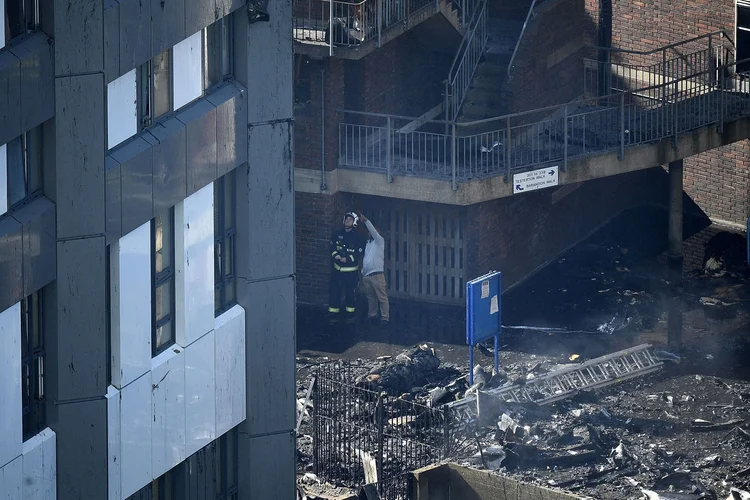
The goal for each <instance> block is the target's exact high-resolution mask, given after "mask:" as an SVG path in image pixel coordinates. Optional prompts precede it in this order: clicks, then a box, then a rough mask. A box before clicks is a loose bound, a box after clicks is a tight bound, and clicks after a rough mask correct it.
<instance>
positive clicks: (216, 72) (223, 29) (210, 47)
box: [203, 17, 233, 89]
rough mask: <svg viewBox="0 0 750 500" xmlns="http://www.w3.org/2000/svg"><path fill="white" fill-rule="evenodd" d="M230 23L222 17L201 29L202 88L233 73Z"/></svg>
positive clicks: (228, 19)
mask: <svg viewBox="0 0 750 500" xmlns="http://www.w3.org/2000/svg"><path fill="white" fill-rule="evenodd" d="M232 38H233V37H232V23H231V19H230V18H229V17H222V18H221V19H219V20H218V21H216V22H215V23H213V24H211V25H209V26H208V27H207V28H206V29H205V30H203V88H204V89H207V88H209V87H211V86H213V85H216V84H218V83H221V82H223V81H224V80H226V79H227V78H229V77H230V76H232V74H233V68H232V59H233V51H232Z"/></svg>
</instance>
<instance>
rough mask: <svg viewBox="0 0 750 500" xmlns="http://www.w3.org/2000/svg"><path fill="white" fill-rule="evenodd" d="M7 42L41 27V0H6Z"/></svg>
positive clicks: (4, 20) (4, 17)
mask: <svg viewBox="0 0 750 500" xmlns="http://www.w3.org/2000/svg"><path fill="white" fill-rule="evenodd" d="M4 10H5V12H4V14H3V23H5V40H4V41H5V44H8V43H10V41H11V40H13V39H14V38H17V37H19V36H21V35H24V34H26V33H29V32H32V31H36V30H37V29H38V28H39V0H5V9H4Z"/></svg>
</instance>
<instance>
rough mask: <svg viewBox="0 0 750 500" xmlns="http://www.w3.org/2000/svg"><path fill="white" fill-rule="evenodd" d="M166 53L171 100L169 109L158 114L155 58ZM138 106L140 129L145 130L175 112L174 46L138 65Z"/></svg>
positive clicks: (168, 97) (168, 90)
mask: <svg viewBox="0 0 750 500" xmlns="http://www.w3.org/2000/svg"><path fill="white" fill-rule="evenodd" d="M165 53H166V57H167V61H168V63H167V64H168V68H167V75H168V82H167V93H168V95H167V99H168V100H169V109H168V111H166V112H164V113H162V114H160V115H158V116H156V115H155V111H154V110H155V104H156V101H155V98H156V92H155V84H156V83H155V82H156V80H155V74H154V60H155V59H156V58H157V57H162V56H163V55H164V54H165ZM135 81H136V108H137V111H138V130H139V131H141V130H144V129H147V128H149V127H150V126H151V125H153V124H155V123H157V122H158V121H159V120H162V119H163V118H164V117H166V116H169V115H170V114H171V113H173V112H174V57H173V53H172V48H171V47H170V48H168V49H167V50H165V51H164V52H161V53H160V54H157V55H156V56H154V57H152V58H151V59H149V60H148V61H146V62H145V63H143V64H141V65H140V66H138V68H137V69H136V78H135Z"/></svg>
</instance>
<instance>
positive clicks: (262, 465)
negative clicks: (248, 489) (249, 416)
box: [239, 431, 296, 499]
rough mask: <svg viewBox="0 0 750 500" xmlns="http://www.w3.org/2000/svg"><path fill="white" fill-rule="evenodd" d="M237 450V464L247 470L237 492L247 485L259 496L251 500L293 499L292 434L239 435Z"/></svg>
mask: <svg viewBox="0 0 750 500" xmlns="http://www.w3.org/2000/svg"><path fill="white" fill-rule="evenodd" d="M239 446H240V457H241V458H240V463H242V464H244V465H245V466H246V468H245V469H244V470H245V471H246V472H245V473H244V474H241V475H240V476H241V477H240V481H241V482H240V492H242V491H243V488H244V487H245V485H244V484H243V483H244V482H246V483H247V484H250V485H254V488H255V489H256V491H257V492H258V494H256V495H254V496H253V497H252V498H257V499H276V498H294V495H295V493H294V467H293V466H290V464H294V462H295V454H296V452H295V449H296V448H295V440H294V432H293V431H292V432H284V433H279V434H273V435H270V436H260V437H248V436H246V435H245V434H243V433H240V443H239ZM243 459H244V461H243ZM240 498H245V497H244V496H241V497H240Z"/></svg>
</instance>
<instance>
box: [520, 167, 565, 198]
mask: <svg viewBox="0 0 750 500" xmlns="http://www.w3.org/2000/svg"><path fill="white" fill-rule="evenodd" d="M557 183H558V180H557V166H554V167H547V168H540V169H538V170H532V171H531V172H524V173H522V174H513V194H518V193H525V192H526V191H535V190H537V189H543V188H546V187H551V186H557Z"/></svg>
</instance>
